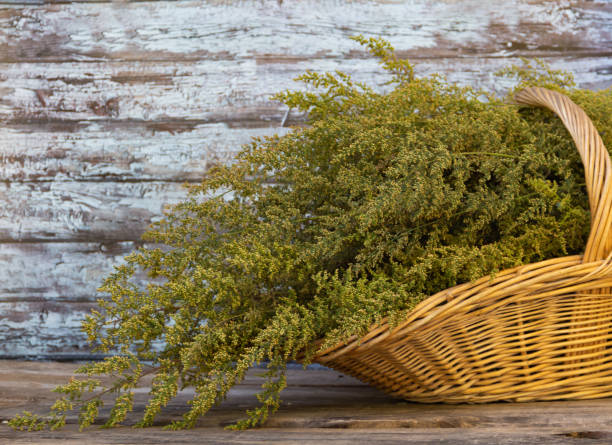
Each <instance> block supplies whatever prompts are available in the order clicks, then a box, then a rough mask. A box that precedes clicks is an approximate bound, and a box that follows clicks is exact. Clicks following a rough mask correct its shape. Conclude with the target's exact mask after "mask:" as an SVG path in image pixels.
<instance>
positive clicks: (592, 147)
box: [515, 87, 612, 262]
mask: <svg viewBox="0 0 612 445" xmlns="http://www.w3.org/2000/svg"><path fill="white" fill-rule="evenodd" d="M515 100H516V102H517V103H519V104H524V105H535V106H540V107H545V108H548V109H549V110H551V111H553V112H554V113H555V114H557V116H559V117H560V118H561V121H562V122H563V124H564V125H565V127H566V128H567V130H568V131H569V133H570V134H571V136H572V139H573V140H574V142H575V143H576V147H577V148H578V152H579V153H580V157H581V158H582V163H583V164H584V175H585V179H586V187H587V194H588V195H589V207H590V209H591V233H590V234H589V239H588V241H587V245H586V249H585V252H584V257H583V261H584V262H589V261H596V260H601V259H604V258H607V257H608V255H609V254H610V252H611V251H612V239H610V236H609V232H610V226H611V225H612V189H611V185H610V182H611V181H612V178H611V177H612V163H611V162H610V156H609V155H608V151H607V150H606V147H605V146H604V144H603V141H602V140H601V137H600V136H599V133H597V129H596V128H595V126H594V125H593V122H591V119H589V117H588V116H587V115H586V113H585V112H584V111H583V110H582V108H580V107H579V106H578V105H576V104H575V103H574V102H572V101H571V99H570V98H569V97H567V96H565V95H564V94H561V93H557V92H555V91H551V90H548V89H546V88H540V87H530V88H525V89H524V90H522V91H519V92H518V93H517V94H516V95H515Z"/></svg>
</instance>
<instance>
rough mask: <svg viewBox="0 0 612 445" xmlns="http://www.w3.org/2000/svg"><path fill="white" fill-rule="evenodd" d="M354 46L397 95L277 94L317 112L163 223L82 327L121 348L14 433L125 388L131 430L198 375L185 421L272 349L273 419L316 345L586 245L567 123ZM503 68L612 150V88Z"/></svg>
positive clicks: (528, 68) (120, 394)
mask: <svg viewBox="0 0 612 445" xmlns="http://www.w3.org/2000/svg"><path fill="white" fill-rule="evenodd" d="M356 40H357V41H358V42H359V43H361V44H362V45H365V46H366V47H367V48H368V49H369V51H370V52H371V53H372V54H373V55H375V56H376V57H378V58H379V59H380V60H381V63H382V65H383V68H384V69H385V70H387V71H388V72H389V75H390V77H389V78H390V83H389V87H388V89H389V90H390V91H389V92H388V93H385V94H381V93H379V92H376V91H374V90H373V89H371V88H370V87H368V86H367V85H363V84H360V83H356V82H354V81H353V80H352V79H351V78H350V76H348V75H346V74H343V73H340V72H336V73H328V74H318V73H314V72H308V73H306V74H304V75H303V76H301V77H300V78H299V80H301V81H302V82H304V83H305V84H306V85H307V86H308V87H309V88H308V89H307V91H306V92H285V93H281V94H279V95H278V96H276V99H278V100H280V101H282V102H283V103H285V104H286V105H287V106H289V107H291V108H292V109H294V110H300V111H301V112H303V113H305V114H307V116H308V122H307V124H308V125H305V126H303V127H300V128H295V129H294V130H293V131H292V132H291V133H289V134H287V135H286V136H281V137H279V136H275V137H270V138H264V139H257V140H254V141H253V142H252V143H251V144H250V145H248V146H246V147H244V149H243V150H242V152H241V153H240V154H239V155H238V157H237V159H236V160H235V162H234V163H232V164H231V165H229V166H218V167H216V168H214V169H213V170H211V171H209V172H208V174H207V176H206V178H205V179H204V180H203V182H202V183H201V184H200V185H198V186H195V187H192V188H191V190H190V195H189V199H187V200H186V201H185V202H183V203H181V204H179V205H177V206H175V207H174V208H172V209H171V210H170V211H168V212H167V214H166V215H165V218H164V219H163V221H161V222H159V223H157V224H155V226H154V227H153V228H152V229H151V230H150V231H149V232H148V233H147V234H146V235H145V240H146V241H148V242H151V243H153V244H155V245H159V246H160V247H159V248H143V249H140V250H139V251H137V252H135V253H133V254H131V255H129V256H128V257H127V262H126V263H125V265H122V266H120V267H117V268H116V271H115V272H114V273H113V274H112V275H111V276H110V277H109V278H108V279H107V280H106V282H105V283H104V285H103V286H102V288H101V290H102V291H103V292H106V293H107V294H108V295H110V298H108V299H105V300H101V301H100V302H99V306H100V309H99V311H94V312H93V313H92V314H91V315H90V316H89V317H88V318H87V319H86V321H85V322H84V324H83V327H84V330H85V331H86V332H87V334H88V336H89V339H90V341H91V342H92V343H94V344H96V345H97V346H98V349H99V350H100V351H102V352H104V353H112V354H115V355H113V356H111V357H109V358H108V359H106V360H105V361H103V362H99V363H92V364H89V365H86V366H83V367H82V368H81V369H80V370H79V371H78V372H79V374H84V377H83V378H82V379H73V380H72V381H71V382H70V383H68V384H67V385H64V386H61V387H59V388H58V389H57V391H58V392H60V393H62V394H63V395H64V396H63V397H62V398H61V399H60V400H59V401H58V402H57V403H56V404H55V405H54V407H53V408H52V412H51V415H50V416H49V417H48V418H41V417H38V416H35V415H33V414H30V413H24V414H23V415H21V416H17V417H15V418H14V419H13V420H12V421H11V425H12V426H13V427H15V428H21V429H37V428H41V427H43V426H45V425H48V426H50V427H52V428H56V427H60V426H62V425H63V423H64V421H65V415H66V413H67V412H70V411H71V410H80V416H79V421H80V424H81V426H82V427H85V426H88V425H90V424H91V423H92V422H93V421H94V419H95V418H96V416H97V415H98V411H99V409H100V407H101V405H102V401H101V399H100V396H101V394H104V393H108V392H111V393H114V394H115V395H116V403H115V405H114V407H113V408H112V411H111V415H110V419H109V420H108V422H107V425H108V426H112V425H115V424H117V423H119V422H121V421H123V420H124V419H125V416H126V414H127V413H128V412H129V411H130V410H131V408H132V398H133V390H134V388H135V387H136V385H137V384H138V382H139V381H140V379H141V378H142V377H143V376H144V375H145V374H148V373H154V379H153V386H152V391H151V394H150V400H149V403H148V406H147V408H146V410H145V412H144V416H143V418H142V421H141V422H140V423H139V425H140V426H147V425H151V424H152V423H153V421H154V419H155V416H156V415H157V414H158V413H159V412H160V410H161V409H162V408H163V407H164V406H165V405H166V404H167V403H168V402H169V401H170V400H171V399H172V398H173V397H174V396H175V395H176V394H177V391H178V390H179V389H180V388H184V387H193V388H195V396H194V398H193V400H192V402H191V405H190V406H189V407H188V408H186V413H185V415H184V418H183V420H181V421H178V422H175V423H173V424H172V425H170V427H171V428H186V427H191V426H193V425H194V423H195V422H196V420H197V419H198V418H199V417H200V416H201V415H203V414H204V413H206V411H207V410H208V409H209V408H211V407H212V406H213V405H215V404H216V403H218V402H219V401H221V400H222V399H223V398H224V397H226V395H227V393H228V390H229V389H230V388H231V387H232V386H233V385H235V384H236V383H238V382H240V381H241V380H242V379H243V378H244V376H245V372H246V371H247V370H248V369H249V368H250V367H252V366H253V365H254V364H256V363H260V362H267V363H268V372H267V380H266V383H265V384H264V386H263V390H262V392H261V393H260V394H259V395H258V399H259V401H260V406H259V407H257V408H255V409H254V410H252V411H249V412H248V417H247V418H246V420H244V421H241V422H239V423H238V424H237V425H236V427H237V428H243V427H250V426H256V425H259V424H261V423H262V422H264V421H265V420H266V418H267V416H268V414H269V413H270V412H273V411H274V410H276V409H277V408H278V406H279V393H280V391H281V390H282V389H283V388H284V386H285V378H284V372H285V368H286V364H287V362H288V361H290V360H294V359H296V358H297V357H304V361H305V362H306V363H307V362H308V361H309V359H310V358H311V357H312V356H313V354H314V353H316V348H315V347H314V346H313V344H314V341H315V340H322V343H318V345H319V346H317V347H327V346H331V345H333V344H335V343H336V342H338V341H340V340H342V339H346V338H348V337H349V336H351V335H354V334H362V333H365V332H366V331H367V329H368V328H369V327H370V326H371V325H372V324H373V323H376V322H377V321H379V320H380V319H381V318H383V317H390V318H391V320H396V321H398V320H401V319H402V317H403V316H405V314H406V313H407V312H408V311H410V310H411V309H412V308H413V307H414V306H415V305H416V304H418V303H419V302H420V301H422V300H423V299H425V298H427V296H428V295H431V294H433V293H435V292H437V291H440V290H442V289H445V288H448V287H451V286H453V285H455V284H458V283H462V282H467V281H470V280H474V279H477V278H479V277H482V276H484V275H486V274H490V273H495V272H496V271H498V270H501V269H504V268H508V267H512V266H516V265H519V264H525V263H530V262H535V261H539V260H543V259H547V258H551V257H558V256H563V255H567V254H574V253H579V252H581V251H582V249H583V247H584V245H585V241H586V237H587V235H588V231H589V210H588V201H587V197H586V192H585V187H584V179H583V174H584V172H583V168H582V165H581V163H580V159H579V156H578V154H577V152H576V148H575V146H574V144H573V143H572V141H571V138H570V137H569V135H568V133H567V131H566V130H565V129H564V127H563V125H562V124H561V122H560V121H559V119H558V118H556V117H555V116H554V115H553V114H552V113H550V112H548V111H546V110H541V109H528V108H519V107H518V106H516V105H514V104H512V103H511V101H510V100H508V99H510V98H511V93H512V92H510V93H509V95H508V97H506V98H501V99H500V98H498V97H496V96H495V95H494V94H492V93H488V92H486V91H482V90H478V89H474V88H470V87H459V86H457V85H454V84H452V83H449V82H447V81H446V80H445V79H444V78H443V77H442V76H437V75H433V76H429V77H417V76H416V75H415V74H414V70H413V67H412V65H410V64H409V63H408V62H407V61H404V60H398V59H397V58H396V57H395V55H394V52H393V49H392V48H391V46H390V45H389V44H388V43H387V42H385V41H384V40H379V39H366V38H363V37H357V38H356ZM500 75H502V76H509V77H511V78H514V79H515V80H516V81H517V82H516V83H517V84H518V88H521V87H524V86H527V85H540V86H546V87H548V88H553V89H556V90H559V91H563V92H565V93H566V94H569V95H570V96H571V97H572V99H573V100H574V101H575V102H577V103H578V104H579V105H581V106H582V107H583V108H584V109H585V110H586V112H587V114H589V115H590V117H591V118H592V119H593V121H594V123H595V125H596V127H597V128H599V129H600V131H601V132H602V137H603V138H604V141H605V142H606V144H607V146H612V133H611V132H612V90H605V91H599V92H592V91H585V90H579V89H575V88H574V85H573V82H572V79H571V76H569V75H567V74H565V73H562V72H555V71H551V70H549V69H547V68H546V67H545V66H542V65H538V64H531V63H528V62H526V64H525V66H523V67H513V68H509V69H507V70H505V71H504V72H502V73H500ZM142 271H145V272H146V274H147V280H145V283H144V284H142V282H141V281H140V280H139V279H138V278H137V277H138V274H139V273H142ZM160 344H162V346H161V347H160V346H159V345H160ZM143 362H146V363H152V366H149V365H144V364H143ZM101 376H111V377H112V382H113V383H111V384H110V385H108V384H105V383H103V380H100V377H101Z"/></svg>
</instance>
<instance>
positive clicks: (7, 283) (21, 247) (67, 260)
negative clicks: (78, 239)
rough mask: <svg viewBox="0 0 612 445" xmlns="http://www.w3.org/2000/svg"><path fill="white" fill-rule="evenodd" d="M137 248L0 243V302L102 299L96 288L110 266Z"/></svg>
mask: <svg viewBox="0 0 612 445" xmlns="http://www.w3.org/2000/svg"><path fill="white" fill-rule="evenodd" d="M139 245H141V243H135V242H115V243H101V242H96V243H53V242H47V243H0V302H1V303H7V304H8V303H11V304H12V303H28V304H30V303H41V306H40V307H42V306H44V303H45V302H49V303H57V304H60V303H62V304H69V303H91V302H93V301H95V300H96V299H97V298H100V297H101V296H102V295H101V294H100V293H98V292H97V288H98V287H99V286H100V285H101V284H102V281H103V280H104V278H105V277H106V276H107V275H108V274H110V273H111V272H112V271H113V266H115V265H119V264H120V263H122V261H123V257H124V256H125V255H127V254H128V253H130V252H132V251H133V250H135V249H136V248H137V246H139ZM13 310H16V309H13ZM0 313H2V311H0ZM23 317H24V316H21V315H20V316H19V317H18V318H23Z"/></svg>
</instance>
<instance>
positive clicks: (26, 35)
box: [0, 0, 611, 62]
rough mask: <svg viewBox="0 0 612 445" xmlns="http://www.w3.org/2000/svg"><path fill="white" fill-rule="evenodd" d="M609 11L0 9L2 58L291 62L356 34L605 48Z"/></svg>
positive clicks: (282, 6)
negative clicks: (260, 59) (257, 59)
mask: <svg viewBox="0 0 612 445" xmlns="http://www.w3.org/2000/svg"><path fill="white" fill-rule="evenodd" d="M610 8H611V7H610V5H609V4H608V3H605V2H603V3H600V2H597V3H592V2H587V1H578V2H572V3H569V2H558V1H519V2H515V1H512V0H502V1H498V2H480V1H475V0H464V1H448V0H447V1H438V0H417V1H411V2H407V1H400V2H376V1H355V2H350V1H333V2H328V1H322V0H308V1H301V0H287V1H284V2H282V3H279V2H277V1H274V0H266V1H261V2H251V1H240V0H234V1H227V2H213V1H210V2H202V1H185V2H178V3H171V2H147V3H127V4H126V3H124V2H121V3H109V4H83V3H73V4H66V5H46V6H39V7H35V8H22V7H16V8H14V7H8V6H7V7H6V8H5V9H4V10H3V11H1V15H0V36H1V37H0V43H4V45H5V46H4V51H3V53H2V58H1V59H2V60H4V61H28V60H33V61H36V62H38V61H41V60H47V61H57V60H101V59H103V60H108V59H120V60H152V59H155V60H172V59H176V58H178V59H182V60H184V59H197V60H201V59H217V60H221V59H225V60H236V59H253V58H258V57H259V58H264V59H268V60H277V59H278V58H279V57H280V58H289V59H291V60H293V61H296V60H300V59H301V60H303V59H311V58H313V57H316V56H317V55H324V56H325V57H332V58H333V57H346V56H350V55H351V54H353V55H354V54H355V52H356V51H355V50H356V48H355V45H354V42H351V41H350V40H348V39H347V37H348V36H350V35H354V34H359V33H365V34H369V35H384V36H386V37H387V38H388V39H390V40H391V42H392V43H393V44H395V45H396V47H397V48H398V49H399V50H401V51H406V52H412V54H414V55H416V56H418V55H419V54H421V52H422V50H423V49H430V50H436V49H437V50H438V51H441V52H442V53H444V51H446V52H447V54H448V53H452V54H455V55H457V54H462V53H468V54H474V53H478V54H482V55H487V54H490V55H496V56H506V55H508V54H509V53H510V52H513V51H514V52H515V51H520V52H524V53H526V54H527V53H528V54H531V55H534V54H545V55H550V53H551V52H553V53H554V52H570V53H573V54H578V53H601V52H602V51H609V50H610V31H609V29H606V26H605V25H606V24H607V23H608V22H609V20H610V16H609V14H610ZM136 24H137V26H135V25H136ZM508 43H511V45H510V46H509V45H508ZM515 45H516V46H515ZM357 53H361V52H360V51H357Z"/></svg>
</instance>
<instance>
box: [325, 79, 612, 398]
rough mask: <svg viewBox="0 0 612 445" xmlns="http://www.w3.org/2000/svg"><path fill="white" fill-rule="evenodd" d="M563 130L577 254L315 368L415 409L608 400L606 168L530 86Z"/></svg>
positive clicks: (476, 292)
mask: <svg viewBox="0 0 612 445" xmlns="http://www.w3.org/2000/svg"><path fill="white" fill-rule="evenodd" d="M516 101H517V102H518V103H519V104H524V105H535V106H541V107H546V108H548V109H550V110H552V111H553V112H555V113H556V114H557V115H558V116H559V117H560V118H561V120H562V121H563V123H564V124H565V126H566V128H567V129H568V130H569V132H570V134H571V136H572V138H573V140H574V142H575V143H576V146H577V148H578V151H579V152H580V156H581V158H582V162H583V164H584V166H585V177H586V185H587V193H588V197H589V205H590V209H591V215H592V217H591V233H590V235H589V238H588V241H587V245H586V249H585V253H584V254H583V255H576V256H568V257H562V258H554V259H551V260H547V261H542V262H539V263H534V264H528V265H524V266H520V267H516V268H513V269H508V270H504V271H502V272H499V273H497V274H496V275H495V276H494V277H493V278H492V277H491V276H486V277H483V278H481V279H479V280H478V281H475V282H472V283H466V284H461V285H458V286H455V287H452V288H450V289H446V290H444V291H442V292H438V293H437V294H435V295H432V296H430V297H428V298H427V299H426V300H424V301H423V302H421V303H420V304H419V305H418V306H417V307H416V308H415V309H414V310H413V311H412V312H411V313H410V314H409V315H408V317H407V318H406V320H404V321H403V322H402V323H401V324H399V325H397V326H395V327H394V328H392V329H391V328H390V326H389V325H388V324H387V322H386V321H383V322H382V323H381V324H379V325H376V326H375V327H373V328H372V329H371V330H370V332H368V333H367V334H366V335H365V336H363V337H361V338H357V337H354V338H351V339H350V340H349V341H347V342H344V343H341V344H338V345H336V346H334V347H332V348H329V349H327V350H325V351H321V352H319V353H318V354H317V355H316V356H315V357H314V358H313V361H314V362H316V363H320V364H322V365H325V366H329V367H331V368H333V369H336V370H338V371H341V372H343V373H346V374H349V375H351V376H353V377H356V378H358V379H360V380H362V381H364V382H367V383H369V384H371V385H373V386H375V387H377V388H379V389H381V390H383V391H385V392H387V393H389V394H391V395H393V396H396V397H400V398H404V399H407V400H413V401H419V402H446V403H466V402H467V403H479V402H493V401H534V400H556V399H590V398H597V397H607V396H612V295H611V288H612V264H611V261H610V260H611V256H612V255H610V253H611V251H612V236H611V235H612V234H611V233H610V227H611V225H612V190H611V188H612V186H611V185H610V182H611V181H612V179H611V177H612V164H611V162H610V157H609V155H608V152H607V150H606V148H605V147H604V144H603V142H602V140H601V137H600V136H599V134H598V133H597V130H596V129H595V127H594V126H593V123H592V122H591V120H590V119H589V118H588V116H587V115H586V114H585V113H584V111H583V110H582V109H581V108H580V107H578V106H577V105H576V104H575V103H573V102H572V101H571V100H570V99H569V98H568V97H566V96H564V95H563V94H560V93H557V92H554V91H550V90H547V89H544V88H527V89H525V90H523V91H521V92H519V93H518V94H517V95H516Z"/></svg>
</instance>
